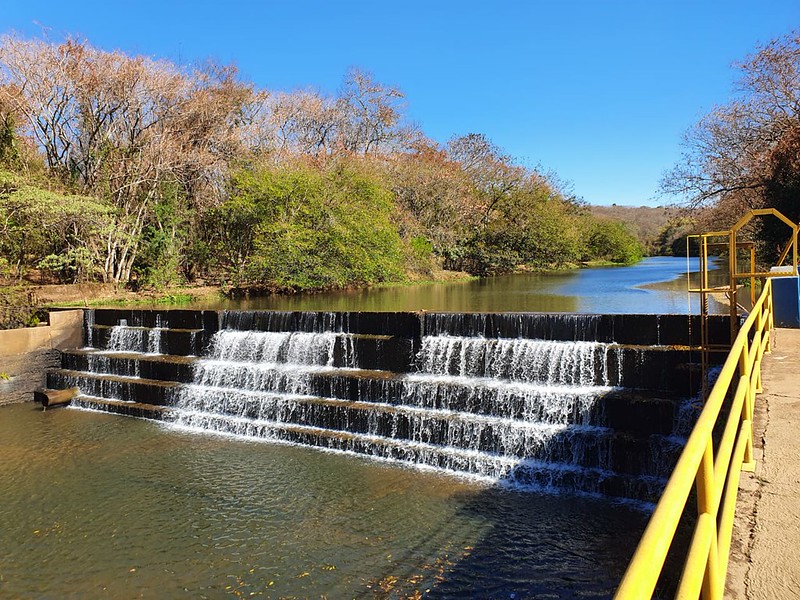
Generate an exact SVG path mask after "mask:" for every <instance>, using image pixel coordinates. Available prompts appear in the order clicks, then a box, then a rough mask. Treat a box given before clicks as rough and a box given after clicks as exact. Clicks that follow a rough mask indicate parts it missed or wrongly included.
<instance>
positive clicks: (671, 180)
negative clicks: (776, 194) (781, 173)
mask: <svg viewBox="0 0 800 600" xmlns="http://www.w3.org/2000/svg"><path fill="white" fill-rule="evenodd" d="M737 66H738V68H739V70H740V72H741V76H740V79H739V83H738V93H737V96H736V97H735V98H734V99H733V100H732V101H731V102H729V103H728V104H725V105H722V106H718V107H716V108H715V109H714V110H713V111H711V113H710V114H708V115H707V116H705V117H703V118H702V119H701V120H700V122H699V123H698V124H697V125H696V126H695V127H694V128H692V129H691V130H690V131H689V132H688V133H687V134H686V135H685V137H684V141H683V147H684V152H683V156H682V158H681V161H680V162H679V164H678V165H676V166H675V167H674V168H673V169H672V170H671V171H669V172H668V173H666V175H665V176H664V178H663V179H662V183H661V187H662V190H663V191H664V192H666V193H667V194H670V195H674V196H678V197H681V198H683V199H684V200H686V201H688V202H689V203H690V204H692V205H694V206H699V205H705V204H709V203H715V204H717V205H719V206H720V207H724V206H727V205H729V206H730V207H731V208H732V209H735V208H736V207H739V208H742V207H749V208H755V207H759V206H762V205H764V203H765V185H766V180H767V178H768V177H769V171H770V156H771V154H772V153H773V152H774V150H775V149H776V148H777V147H778V145H779V143H780V141H781V140H782V139H783V138H784V137H785V136H786V135H788V134H789V133H790V132H791V131H792V130H795V129H797V128H798V126H799V125H800V121H798V119H800V33H798V32H794V33H792V34H790V35H787V36H785V37H782V38H779V39H777V40H774V41H772V42H770V43H769V44H767V45H765V46H762V47H761V48H759V49H758V50H757V52H756V53H755V54H753V55H752V56H750V57H748V58H747V59H746V60H745V61H743V62H742V63H740V64H738V65H737ZM730 212H733V210H731V211H730Z"/></svg>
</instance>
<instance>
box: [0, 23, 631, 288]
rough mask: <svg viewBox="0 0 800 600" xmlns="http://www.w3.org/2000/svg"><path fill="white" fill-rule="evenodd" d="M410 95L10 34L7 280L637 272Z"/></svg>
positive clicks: (544, 180)
mask: <svg viewBox="0 0 800 600" xmlns="http://www.w3.org/2000/svg"><path fill="white" fill-rule="evenodd" d="M404 100H405V99H404V95H403V93H402V92H401V91H400V89H398V88H396V87H394V86H390V85H386V84H383V83H380V82H378V81H376V80H375V79H374V78H373V77H372V76H371V75H370V74H368V73H364V72H362V71H359V70H357V69H354V70H352V71H351V72H349V73H348V74H347V75H346V77H345V79H344V82H343V84H342V88H341V90H340V92H339V93H337V94H335V95H327V94H324V93H321V92H318V91H311V90H301V91H293V92H284V91H276V90H261V89H257V88H255V87H254V86H253V85H251V84H249V83H247V82H245V81H243V80H242V79H241V78H240V77H239V75H238V73H237V72H236V69H235V68H234V67H232V66H221V65H215V64H206V65H202V66H197V67H191V68H185V67H179V66H177V65H175V64H173V63H171V62H169V61H165V60H158V59H153V58H148V57H143V56H128V55H126V54H124V53H121V52H118V51H115V52H108V51H105V50H101V49H99V48H96V47H93V46H92V45H90V44H89V43H88V42H86V41H81V40H75V39H69V40H67V41H65V42H63V43H50V42H48V41H43V40H39V39H23V38H21V37H18V36H16V35H6V36H4V37H3V38H2V39H0V275H2V276H3V277H5V278H6V279H7V280H13V279H17V280H21V279H22V278H25V277H29V276H30V275H31V274H32V273H36V274H37V276H38V277H40V278H45V279H47V280H50V281H54V282H55V281H58V282H91V281H99V282H105V283H110V284H115V285H118V286H129V287H133V288H137V289H141V288H146V287H151V288H152V287H156V288H158V287H166V286H170V285H174V284H180V283H186V282H189V283H193V282H206V283H211V284H215V285H221V286H223V287H224V288H248V289H252V288H257V289H262V290H266V291H281V290H283V291H300V290H312V289H333V288H343V287H348V286H363V285H371V284H376V283H382V282H393V281H405V280H420V279H435V278H436V277H437V276H438V275H439V274H440V273H441V272H442V270H443V269H444V270H455V271H461V272H467V273H470V274H474V275H492V274H498V273H508V272H512V271H515V270H518V269H554V268H563V267H565V266H567V265H575V264H578V263H581V262H587V261H596V260H601V261H608V262H613V263H619V264H629V263H632V262H635V261H637V260H639V258H641V256H642V248H641V247H640V245H639V243H638V242H637V240H636V236H635V235H634V233H633V232H631V231H630V230H629V229H628V228H627V227H626V226H625V225H623V224H621V223H620V222H619V221H618V220H615V218H614V217H613V216H612V215H608V216H603V217H597V216H595V215H594V214H592V212H591V211H589V210H588V209H587V208H586V207H585V206H584V205H583V203H582V202H580V201H579V200H578V199H576V198H574V197H573V196H571V195H570V194H569V193H568V192H566V191H565V189H564V188H563V187H562V186H561V185H560V184H559V183H558V182H557V180H556V179H555V178H554V177H553V176H551V175H550V174H547V173H543V172H540V171H538V170H536V169H531V168H527V167H523V166H520V165H519V164H516V163H515V161H514V160H513V159H512V158H511V157H509V156H508V155H506V154H505V153H503V151H502V150H501V149H500V148H498V147H496V146H495V145H494V144H492V142H491V141H490V140H489V139H488V138H487V137H486V136H485V135H483V134H479V133H470V134H466V135H463V136H458V137H455V138H453V139H451V140H449V141H448V142H447V143H446V144H439V143H437V142H435V141H433V140H431V139H429V138H427V137H426V136H425V135H424V133H423V132H422V131H421V130H420V129H419V128H417V127H415V126H414V125H412V124H411V123H409V122H408V120H407V119H406V116H405V113H404Z"/></svg>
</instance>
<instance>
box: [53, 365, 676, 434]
mask: <svg viewBox="0 0 800 600" xmlns="http://www.w3.org/2000/svg"><path fill="white" fill-rule="evenodd" d="M98 359H99V360H101V361H102V362H101V363H100V364H99V366H101V367H107V370H106V372H90V371H89V370H88V369H87V368H86V367H87V362H88V361H89V360H98ZM173 359H174V360H173ZM64 362H65V365H66V366H68V367H72V368H66V369H56V370H53V371H51V372H50V374H49V378H48V385H49V386H50V387H52V388H67V387H73V386H75V385H78V386H79V387H80V385H81V384H83V386H84V388H88V387H89V386H93V387H97V386H105V387H106V389H110V387H112V386H115V389H117V390H119V391H118V392H117V393H118V394H124V396H122V397H119V398H118V399H124V400H137V401H138V400H143V399H145V398H153V397H154V398H156V399H150V400H149V402H150V403H152V404H162V405H168V404H171V403H172V402H173V396H174V393H175V389H176V387H177V386H178V385H180V384H186V385H189V384H192V383H193V381H194V376H195V374H194V363H195V359H192V358H189V357H166V356H158V355H156V356H151V355H140V354H119V355H117V354H100V355H98V354H97V353H93V352H91V351H77V352H72V353H69V354H65V357H64ZM95 366H98V364H97V363H95ZM109 371H110V372H109ZM304 377H305V378H306V379H305V385H306V386H307V389H308V390H309V391H310V393H312V394H313V395H314V397H321V398H332V399H336V400H341V401H346V402H367V403H380V404H388V405H404V404H405V405H410V406H424V407H425V408H427V409H433V410H450V411H460V412H467V413H472V414H478V415H483V416H488V417H499V418H509V419H525V418H531V417H533V418H534V419H536V418H546V415H536V414H531V413H532V412H533V411H535V410H536V407H535V406H533V405H534V403H535V402H536V399H537V397H545V396H546V395H552V394H557V395H564V394H574V395H577V396H580V398H574V400H573V401H574V403H575V408H574V409H573V410H574V411H578V410H580V405H581V404H588V405H590V408H589V409H588V411H587V412H586V414H585V415H584V416H583V418H584V419H585V422H591V421H597V422H600V423H604V424H606V425H607V426H610V427H614V428H615V429H617V430H620V431H624V432H628V433H632V434H635V435H650V434H661V435H669V434H671V433H673V430H672V429H673V424H674V422H675V418H676V416H677V411H678V410H679V409H680V406H681V404H683V403H684V402H686V400H685V397H684V396H680V395H674V394H673V395H670V394H653V393H652V392H651V391H648V390H639V389H627V388H590V389H588V390H586V389H583V388H565V387H548V386H537V385H526V384H517V383H513V382H498V381H496V380H491V379H483V380H474V379H472V380H469V381H468V382H465V381H461V380H459V379H458V378H432V379H430V380H426V379H418V378H411V377H408V376H405V375H398V374H395V373H391V372H387V371H369V370H351V369H348V370H340V369H334V368H330V369H322V370H319V369H315V370H309V371H307V372H306V373H305V374H304ZM162 384H163V385H162ZM499 385H508V386H509V387H508V388H507V393H502V392H503V390H501V393H500V394H498V393H497V391H498V390H497V388H498V386H499ZM219 391H220V393H222V392H224V390H222V389H220V390H219ZM238 391H242V392H243V393H247V390H238ZM261 391H263V392H277V393H287V392H290V391H292V390H291V389H280V388H279V389H275V390H258V389H256V390H250V393H254V394H257V393H259V392H261ZM595 397H596V398H597V400H596V401H594V400H593V398H595ZM577 418H578V417H577V416H576V419H577Z"/></svg>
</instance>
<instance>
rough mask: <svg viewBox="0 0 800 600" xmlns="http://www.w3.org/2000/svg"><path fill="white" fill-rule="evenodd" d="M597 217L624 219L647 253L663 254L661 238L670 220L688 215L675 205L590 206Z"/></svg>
mask: <svg viewBox="0 0 800 600" xmlns="http://www.w3.org/2000/svg"><path fill="white" fill-rule="evenodd" d="M587 208H588V209H589V211H590V212H591V214H592V215H593V216H595V217H600V218H606V219H615V220H618V221H623V222H625V223H627V224H628V227H630V231H631V233H633V234H634V235H635V236H636V237H637V238H638V239H639V241H640V242H641V244H642V246H644V248H645V252H646V254H650V255H652V254H662V253H664V252H665V249H664V248H663V245H664V241H668V240H659V237H660V236H661V234H662V232H664V231H665V230H666V228H667V225H668V224H669V223H670V221H673V222H674V221H676V220H678V219H680V218H681V217H685V216H686V211H685V209H682V208H678V207H675V206H656V207H653V206H618V205H616V204H612V205H611V206H591V205H590V206H588V207H587Z"/></svg>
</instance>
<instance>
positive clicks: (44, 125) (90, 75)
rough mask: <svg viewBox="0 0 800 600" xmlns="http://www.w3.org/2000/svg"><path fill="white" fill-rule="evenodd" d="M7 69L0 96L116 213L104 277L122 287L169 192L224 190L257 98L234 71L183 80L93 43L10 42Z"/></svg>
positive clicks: (56, 166)
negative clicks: (223, 180)
mask: <svg viewBox="0 0 800 600" xmlns="http://www.w3.org/2000/svg"><path fill="white" fill-rule="evenodd" d="M0 68H2V71H1V73H2V78H3V83H4V84H5V85H4V86H3V87H2V88H0V94H2V95H3V97H4V100H5V101H6V102H8V103H9V104H10V105H11V107H12V108H13V109H14V110H15V111H16V112H17V113H19V114H21V115H23V117H24V129H25V131H26V132H27V133H28V135H30V136H31V137H32V138H33V139H34V140H36V142H37V144H38V146H39V147H40V148H41V149H42V151H43V153H44V156H45V159H46V163H47V165H48V166H49V167H50V169H52V170H53V171H54V172H56V173H58V174H59V175H60V176H61V177H62V178H63V179H64V181H66V182H69V183H71V184H72V185H75V186H77V187H78V188H79V189H80V190H81V192H83V193H86V194H92V195H95V196H97V197H100V198H103V199H105V200H106V201H108V202H109V203H110V204H111V205H112V206H113V207H114V209H115V213H114V215H115V226H114V227H113V228H111V229H110V230H109V233H108V235H107V238H106V253H105V259H104V265H103V273H104V279H105V280H106V281H111V282H116V283H120V282H125V281H127V280H128V279H129V278H130V275H131V269H132V266H133V263H134V261H135V259H136V255H137V251H138V247H139V244H140V241H141V236H142V231H143V228H144V226H145V224H146V223H147V221H148V219H149V218H150V216H151V210H152V206H153V204H154V202H155V201H156V200H157V199H158V198H159V196H160V195H161V194H163V193H164V191H165V186H168V185H169V184H173V185H178V186H180V187H181V188H182V190H183V193H185V194H187V195H188V196H189V197H190V198H191V199H192V201H194V202H198V201H200V200H201V198H202V194H203V192H204V191H207V190H213V189H215V188H219V187H220V185H221V184H220V181H221V178H222V175H223V171H224V169H225V166H226V164H227V162H228V161H229V160H230V159H231V158H232V157H233V156H234V155H235V154H236V152H237V148H238V141H239V140H238V138H237V135H238V130H239V127H240V126H241V125H242V121H243V120H244V119H245V117H246V110H245V107H246V106H247V105H248V103H250V102H251V100H252V90H250V88H249V87H247V86H244V85H242V84H240V83H237V82H236V80H235V71H234V70H233V69H232V68H217V67H210V68H206V69H205V70H198V71H195V72H193V73H184V72H181V71H180V70H179V69H178V68H177V67H175V66H174V65H172V64H171V63H168V62H166V61H155V60H151V59H148V58H144V57H128V56H126V55H124V54H122V53H120V52H105V51H102V50H99V49H96V48H93V47H92V46H90V45H89V44H88V43H87V42H85V41H75V40H67V41H66V42H64V43H62V44H50V43H47V42H44V41H41V40H24V39H20V38H18V37H15V36H5V37H3V38H2V41H0Z"/></svg>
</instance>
